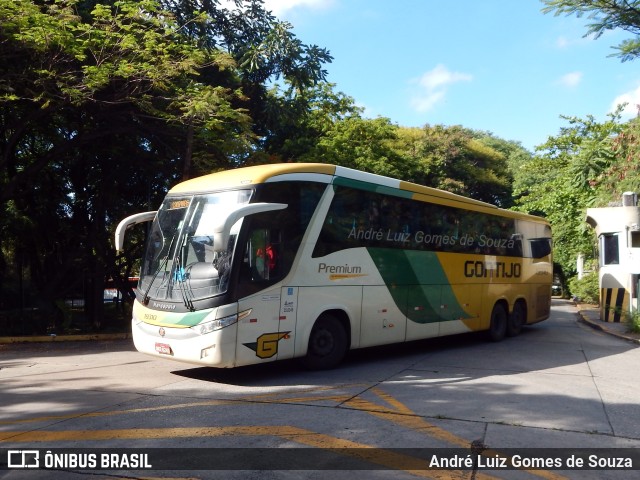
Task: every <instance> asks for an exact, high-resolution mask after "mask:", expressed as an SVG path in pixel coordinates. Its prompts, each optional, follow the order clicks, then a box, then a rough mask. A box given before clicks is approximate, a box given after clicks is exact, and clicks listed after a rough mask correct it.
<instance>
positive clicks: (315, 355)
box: [304, 315, 348, 370]
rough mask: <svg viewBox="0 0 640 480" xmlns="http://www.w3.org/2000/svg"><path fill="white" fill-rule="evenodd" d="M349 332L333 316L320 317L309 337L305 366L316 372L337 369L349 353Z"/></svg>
mask: <svg viewBox="0 0 640 480" xmlns="http://www.w3.org/2000/svg"><path fill="white" fill-rule="evenodd" d="M347 347H348V345H347V332H345V329H344V327H343V326H342V323H340V321H339V320H338V319H337V318H336V317H334V316H333V315H323V316H322V317H320V318H319V319H318V320H317V321H316V323H315V325H314V326H313V329H312V330H311V335H309V348H308V350H307V356H306V357H305V358H304V364H305V366H306V367H307V368H311V369H314V370H320V369H329V368H335V367H337V366H338V365H339V364H340V362H341V361H342V359H343V358H344V356H345V354H346V353H347Z"/></svg>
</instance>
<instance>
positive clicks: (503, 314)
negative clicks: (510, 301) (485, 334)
mask: <svg viewBox="0 0 640 480" xmlns="http://www.w3.org/2000/svg"><path fill="white" fill-rule="evenodd" d="M508 321H509V315H508V314H507V311H506V309H505V308H504V306H502V304H500V303H496V304H495V306H494V307H493V310H492V311H491V324H490V325H489V339H490V340H492V341H494V342H499V341H500V340H502V339H503V338H504V337H505V335H506V334H507V323H508Z"/></svg>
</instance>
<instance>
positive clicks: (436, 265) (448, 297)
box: [367, 248, 470, 323]
mask: <svg viewBox="0 0 640 480" xmlns="http://www.w3.org/2000/svg"><path fill="white" fill-rule="evenodd" d="M367 250H368V252H369V255H371V258H372V259H373V262H374V263H375V265H376V267H377V269H378V271H379V272H380V275H381V276H382V278H383V280H384V282H385V284H386V285H387V287H388V288H389V292H391V296H392V297H393V300H394V302H395V303H396V306H397V307H398V308H399V309H400V311H402V313H404V314H405V315H406V316H407V318H408V319H409V320H411V321H413V322H416V323H431V322H442V321H447V320H454V319H463V318H470V317H469V314H467V313H466V312H465V311H464V309H463V308H462V307H461V306H460V303H459V302H458V299H457V298H456V296H455V294H454V292H453V289H452V288H451V285H449V280H448V279H447V275H446V274H445V272H444V270H443V268H442V265H441V264H440V261H439V260H438V256H437V254H436V253H435V252H424V251H415V250H414V251H410V250H395V249H389V248H368V249H367ZM443 306H446V308H442V307H443Z"/></svg>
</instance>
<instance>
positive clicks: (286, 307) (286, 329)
mask: <svg viewBox="0 0 640 480" xmlns="http://www.w3.org/2000/svg"><path fill="white" fill-rule="evenodd" d="M297 319H298V287H282V291H281V293H280V316H279V318H278V320H279V325H278V338H279V340H278V360H283V359H285V358H293V354H294V352H295V348H294V347H295V341H294V334H295V331H296V321H297Z"/></svg>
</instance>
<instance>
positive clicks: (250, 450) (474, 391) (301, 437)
mask: <svg viewBox="0 0 640 480" xmlns="http://www.w3.org/2000/svg"><path fill="white" fill-rule="evenodd" d="M639 399H640V349H639V348H638V347H637V345H634V344H632V343H629V342H626V341H624V340H621V339H619V338H614V337H611V336H609V335H606V334H605V333H602V332H599V331H597V330H594V329H591V328H588V327H587V326H585V325H583V324H582V323H580V322H579V321H578V315H577V310H576V309H575V307H574V306H573V305H572V304H570V303H569V302H563V301H554V305H553V312H552V317H551V318H550V319H549V320H547V321H545V322H543V323H540V324H538V325H535V326H532V327H528V328H526V329H524V331H523V332H522V334H521V335H520V336H518V337H515V338H511V339H507V340H505V341H503V342H500V343H489V342H487V341H485V340H484V339H483V338H482V337H481V336H479V335H461V336H455V337H448V338H443V339H432V340H428V341H423V342H415V343H411V344H407V345H396V346H390V347H383V348H373V349H367V350H363V351H356V352H352V353H351V354H350V355H349V357H348V358H347V360H346V362H345V363H344V364H343V365H342V366H341V367H340V368H338V369H335V370H330V371H321V372H310V371H307V370H304V369H303V368H302V367H301V366H300V365H299V364H298V363H297V362H295V361H292V362H283V363H275V364H274V363H272V364H268V365H263V366H254V367H248V368H241V369H234V370H217V369H210V368H197V367H193V366H191V365H185V364H179V363H174V362H171V361H167V360H161V359H154V358H151V357H146V356H143V355H142V354H139V353H137V352H136V351H135V350H134V349H133V347H132V344H131V341H130V340H123V341H109V342H100V341H95V342H67V343H47V344H20V345H2V346H0V478H7V479H23V478H24V479H47V480H48V479H52V478H53V479H55V478H61V479H66V478H71V479H75V478H85V477H86V478H88V477H95V476H97V478H167V479H168V478H171V479H176V478H202V479H205V478H214V479H218V478H224V479H229V478H231V479H235V478H238V479H241V478H242V479H244V478H255V479H261V480H263V479H272V478H278V479H280V478H287V479H288V478H313V479H316V478H317V479H325V478H329V477H331V478H333V479H338V478H345V479H349V480H353V479H356V478H357V479H359V478H363V479H364V478H366V479H370V478H371V479H377V478H385V479H386V478H394V479H395V478H399V479H404V478H407V479H409V478H416V477H417V478H454V479H486V478H508V479H511V478H516V479H518V478H523V479H529V478H531V479H534V478H535V479H538V478H545V479H561V478H570V479H585V478H586V479H590V478H593V479H603V478H604V479H607V478H615V479H626V478H639V477H640V460H639V458H640V454H639V453H638V452H640V400H639ZM271 447H279V448H278V450H273V449H271ZM283 447H287V448H283ZM122 448H126V449H129V450H126V452H127V453H131V452H133V453H134V454H136V455H142V454H143V452H145V453H148V454H149V457H148V458H143V457H142V456H140V457H138V458H136V457H135V456H134V455H131V457H128V458H126V459H122V457H117V458H116V459H115V460H114V462H116V463H115V464H113V465H111V466H110V468H111V467H113V468H116V467H117V469H116V470H113V469H108V470H100V469H93V468H80V467H82V466H83V465H81V464H82V462H83V461H84V462H89V461H91V460H92V458H91V457H89V455H94V454H95V455H97V457H94V458H93V460H95V463H97V464H98V466H99V464H100V460H101V457H100V455H101V453H102V452H111V450H108V449H122ZM156 448H162V449H164V450H145V449H156ZM212 448H215V450H207V449H212ZM608 448H615V449H632V450H616V452H620V454H619V456H621V457H623V458H628V456H629V455H631V457H632V459H633V461H632V464H633V468H628V467H626V466H624V467H623V468H621V469H618V470H616V469H612V468H610V467H609V465H606V466H605V468H598V469H596V470H578V469H574V468H569V466H568V465H567V464H566V461H567V460H566V458H565V456H568V455H569V453H571V451H568V450H566V449H608ZM9 449H11V450H12V451H14V450H20V451H29V450H37V451H38V452H39V462H40V466H41V467H42V465H43V464H44V463H45V455H46V452H47V451H50V452H51V453H52V454H54V455H57V454H58V453H59V452H62V453H60V455H59V456H58V457H56V458H57V461H58V463H57V464H54V463H50V464H51V465H53V467H54V468H52V469H43V468H40V469H24V468H23V469H21V468H13V466H15V465H16V462H17V460H16V458H17V457H15V455H16V453H15V452H13V453H12V455H14V457H11V458H10V457H9V453H8V451H9ZM58 449H67V450H64V451H63V450H58ZM85 449H89V450H85ZM449 449H451V450H449ZM454 449H455V450H454ZM510 449H516V450H510ZM523 449H561V450H523ZM69 452H71V453H69ZM74 452H76V455H80V453H82V454H86V455H87V457H85V458H82V457H80V456H76V457H73V454H74ZM77 452H80V453H77ZM116 452H118V451H117V450H116ZM190 452H191V453H190ZM194 452H195V453H194ZM433 452H436V455H435V457H436V458H437V459H438V460H439V461H442V459H443V458H445V457H447V458H451V459H452V460H451V462H456V461H461V460H460V459H462V458H464V457H466V456H468V457H469V458H476V455H477V453H478V452H483V455H482V457H483V458H484V459H485V460H483V461H485V463H484V465H482V466H483V467H492V466H493V467H495V468H478V465H477V464H476V466H475V467H474V468H466V467H465V466H464V465H455V467H456V468H454V467H451V468H448V469H437V468H435V467H434V465H433V464H432V463H431V462H432V460H433V457H432V453H433ZM514 452H515V453H516V454H519V453H522V452H525V454H530V455H531V457H532V458H533V459H534V460H531V461H534V462H536V461H537V462H543V463H544V462H547V461H549V462H552V463H553V461H555V459H556V458H557V457H561V458H560V459H559V460H557V461H559V462H564V463H561V465H562V466H563V468H557V467H554V466H553V465H546V464H543V465H542V467H541V468H537V469H534V468H528V465H524V466H522V468H519V469H512V468H509V469H505V468H503V467H502V466H501V465H500V463H501V462H502V460H500V459H503V458H506V459H513V458H514V457H513V455H514ZM585 452H586V453H585ZM587 453H594V454H595V455H596V458H595V460H594V462H595V463H596V464H597V463H598V462H600V461H604V462H605V463H606V461H607V460H602V459H601V456H603V455H604V456H607V455H608V456H610V455H609V454H606V455H605V453H602V452H601V451H600V450H593V451H591V450H589V451H587V450H584V451H583V450H578V451H577V453H576V456H575V457H576V458H577V457H584V458H588V457H587V456H586V454H587ZM192 454H194V455H195V454H198V455H202V456H201V457H195V456H193V455H192ZM65 455H66V456H65ZM69 455H71V456H69ZM72 457H73V458H75V460H73V459H72ZM205 457H206V458H205ZM52 458H54V456H49V457H48V460H51V459H52ZM607 458H608V457H607ZM138 460H140V461H142V460H146V461H147V462H148V464H150V465H152V468H151V469H149V470H145V469H134V468H127V467H132V466H135V462H136V461H138ZM516 460H517V458H516ZM74 461H76V462H77V463H76V464H74V463H73V462H74ZM476 461H477V459H476ZM492 461H494V462H495V464H492V463H491V462H492ZM118 462H119V463H118ZM123 462H125V463H123ZM126 462H128V465H127V463H126ZM174 462H175V463H174ZM487 462H489V463H487ZM8 463H11V465H12V468H10V469H7V464H8ZM587 463H589V461H588V460H587ZM3 464H4V465H3ZM154 464H155V466H154ZM168 465H175V467H173V468H175V470H170V469H169V467H168ZM221 465H222V466H224V468H229V470H225V471H222V470H218V468H223V467H221ZM265 465H267V467H269V468H274V469H276V470H259V469H261V468H265ZM310 465H311V466H310ZM85 466H86V465H85ZM143 466H144V465H143ZM533 466H540V465H533ZM89 467H91V465H89ZM238 468H243V469H245V470H238ZM249 468H253V469H252V470H246V469H249ZM292 469H295V470H292ZM350 469H352V470H350Z"/></svg>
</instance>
